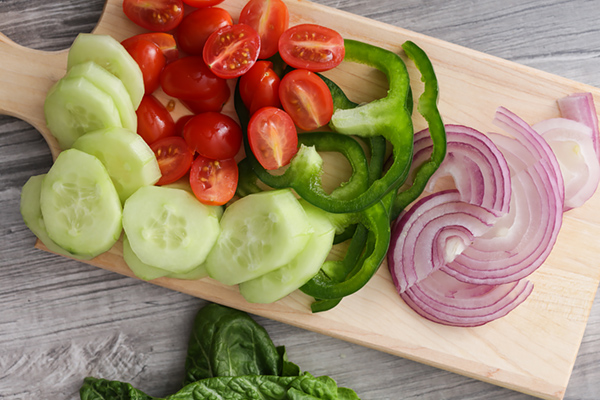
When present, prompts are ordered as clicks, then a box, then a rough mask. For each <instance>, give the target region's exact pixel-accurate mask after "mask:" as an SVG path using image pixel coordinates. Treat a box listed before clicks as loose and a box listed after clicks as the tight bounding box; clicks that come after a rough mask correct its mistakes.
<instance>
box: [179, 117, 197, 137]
mask: <svg viewBox="0 0 600 400" xmlns="http://www.w3.org/2000/svg"><path fill="white" fill-rule="evenodd" d="M193 117H194V116H193V115H191V114H188V115H183V116H181V117H179V119H178V120H177V121H175V135H176V136H181V137H183V128H184V127H185V124H187V123H188V122H189V120H190V119H192V118H193Z"/></svg>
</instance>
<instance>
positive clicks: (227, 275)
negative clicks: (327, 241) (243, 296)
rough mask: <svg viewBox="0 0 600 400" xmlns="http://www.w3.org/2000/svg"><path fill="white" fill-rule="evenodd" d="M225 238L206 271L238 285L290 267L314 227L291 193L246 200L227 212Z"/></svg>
mask: <svg viewBox="0 0 600 400" xmlns="http://www.w3.org/2000/svg"><path fill="white" fill-rule="evenodd" d="M221 229H222V232H221V235H220V236H219V239H218V240H217V243H216V244H215V246H214V248H213V249H212V251H211V252H210V254H209V256H208V259H207V263H206V268H207V269H208V274H209V276H210V277H211V278H213V279H216V280H218V281H219V282H221V283H224V284H226V285H235V284H238V283H240V282H244V281H247V280H250V279H254V278H257V277H259V276H261V275H263V274H266V273H267V272H270V271H273V270H275V269H277V268H279V267H281V266H282V265H285V264H287V263H289V262H290V261H291V260H292V259H293V258H294V257H295V256H296V255H297V254H298V253H299V252H300V250H302V249H303V248H304V246H305V245H306V243H307V242H308V239H309V238H310V235H311V234H312V227H311V226H310V224H309V223H308V220H307V218H306V212H304V209H303V208H302V206H301V205H300V203H299V202H298V200H297V199H296V198H295V197H294V195H293V194H292V192H291V191H290V190H289V189H282V190H274V191H268V192H261V193H256V194H252V195H249V196H246V197H244V198H242V199H240V200H238V201H236V202H235V203H233V204H232V205H230V206H229V207H228V208H226V209H225V213H224V214H223V217H222V218H221Z"/></svg>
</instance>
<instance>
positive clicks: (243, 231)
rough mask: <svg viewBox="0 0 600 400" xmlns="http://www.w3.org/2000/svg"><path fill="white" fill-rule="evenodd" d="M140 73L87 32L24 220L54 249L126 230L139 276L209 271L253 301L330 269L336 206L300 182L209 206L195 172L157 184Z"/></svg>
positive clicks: (65, 81)
mask: <svg viewBox="0 0 600 400" xmlns="http://www.w3.org/2000/svg"><path fill="white" fill-rule="evenodd" d="M143 95H144V84H143V79H142V73H141V71H140V68H139V67H138V65H137V63H136V62H135V61H134V60H133V58H131V56H130V55H129V53H128V52H127V51H126V50H125V49H124V48H123V46H122V45H121V44H120V43H119V42H117V41H116V40H115V39H113V38H112V37H110V36H107V35H95V34H80V35H79V36H78V37H77V39H76V40H75V42H74V43H73V46H72V47H71V49H70V51H69V56H68V69H67V73H66V74H65V76H64V77H63V78H62V79H60V80H59V81H58V82H57V83H56V84H55V85H54V86H53V87H52V88H51V89H50V91H49V92H48V94H47V98H46V101H45V105H44V112H45V117H46V122H47V125H48V128H49V129H50V131H51V133H52V134H53V135H54V136H55V137H56V139H57V141H58V143H59V145H60V147H61V149H62V152H61V153H60V154H59V156H58V157H57V159H56V161H55V162H54V164H53V166H52V167H51V168H50V170H49V171H48V173H47V174H43V175H38V176H33V177H31V178H30V179H29V180H28V181H27V183H26V184H25V185H24V187H23V190H22V193H21V214H22V216H23V220H24V221H25V223H26V225H27V226H28V227H29V228H30V229H31V231H32V232H33V233H34V234H35V235H36V236H37V237H38V238H39V239H40V240H41V241H42V242H43V243H44V244H45V245H46V247H47V248H48V249H49V250H51V251H53V252H56V253H59V254H62V255H66V256H69V257H74V258H77V259H82V260H89V259H92V258H94V257H96V256H98V255H100V254H102V253H103V252H106V251H108V250H109V249H111V248H112V246H113V245H114V244H115V243H116V242H117V241H118V240H119V238H121V237H122V238H123V258H124V260H125V262H126V263H127V265H128V266H129V267H130V269H131V270H132V271H133V273H134V274H135V275H136V276H138V277H139V278H141V279H144V280H152V279H157V278H160V277H168V278H176V279H201V278H205V277H207V276H209V277H210V278H212V279H215V280H218V281H219V282H221V283H223V284H226V285H238V284H239V288H240V292H241V293H242V295H243V296H244V297H245V298H246V299H247V300H248V301H249V302H257V303H269V302H273V301H276V300H278V299H281V298H283V297H285V296H287V295H288V294H289V293H291V292H293V291H295V290H296V289H298V288H299V287H300V286H302V285H303V284H304V283H306V282H307V281H308V280H309V279H310V278H311V277H312V276H314V275H315V274H316V273H317V272H318V271H319V269H320V267H321V265H322V264H323V262H324V261H325V259H326V257H327V256H328V254H329V252H330V250H331V248H332V246H333V237H334V234H335V228H334V225H333V224H332V222H331V220H330V218H329V215H328V213H326V212H325V211H323V210H321V209H318V208H316V207H314V206H311V205H310V204H308V203H306V202H304V201H302V200H298V199H297V198H296V197H295V196H294V194H293V193H292V191H291V190H289V189H284V190H274V191H267V192H262V193H258V194H253V195H249V196H246V197H244V198H242V199H240V200H238V201H236V202H234V203H232V204H231V205H230V206H228V207H227V208H226V209H225V211H224V212H223V208H222V207H214V206H206V205H204V204H202V203H200V202H199V201H198V200H197V199H196V198H195V196H194V195H193V193H192V191H191V189H190V187H189V182H187V181H185V180H184V181H180V182H176V183H174V184H171V185H166V186H155V183H156V182H157V181H158V180H159V179H160V176H161V173H160V168H159V166H158V162H157V160H156V157H155V155H154V152H153V151H152V149H151V148H150V147H149V146H148V144H147V143H146V142H145V141H144V140H143V139H142V137H141V136H140V135H138V134H137V133H136V129H137V116H136V114H135V111H136V109H137V107H138V105H139V104H140V101H141V99H142V96H143Z"/></svg>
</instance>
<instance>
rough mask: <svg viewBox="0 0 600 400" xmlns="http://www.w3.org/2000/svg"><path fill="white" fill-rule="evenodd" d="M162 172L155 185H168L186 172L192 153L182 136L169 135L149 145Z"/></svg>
mask: <svg viewBox="0 0 600 400" xmlns="http://www.w3.org/2000/svg"><path fill="white" fill-rule="evenodd" d="M150 148H151V149H152V150H153V151H154V154H155V155H156V160H157V161H158V166H159V167H160V172H161V174H162V176H161V178H160V179H159V180H158V182H156V184H157V185H159V186H160V185H168V184H169V183H173V182H175V181H177V180H178V179H180V178H181V177H183V176H184V175H185V174H187V173H188V171H189V170H190V167H191V166H192V161H193V160H194V155H193V153H192V152H191V150H190V149H189V147H188V145H187V144H186V143H185V140H183V138H182V137H179V136H169V137H166V138H162V139H159V140H157V141H156V142H154V143H152V144H151V145H150Z"/></svg>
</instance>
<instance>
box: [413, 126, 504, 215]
mask: <svg viewBox="0 0 600 400" xmlns="http://www.w3.org/2000/svg"><path fill="white" fill-rule="evenodd" d="M446 139H447V153H446V158H445V159H444V161H443V162H442V164H441V165H440V167H439V168H438V170H437V171H436V172H435V174H434V175H433V176H432V177H431V179H430V180H429V183H428V190H429V191H433V189H434V187H435V185H436V183H437V182H438V181H439V180H441V179H442V178H444V177H447V176H451V177H452V178H453V180H454V185H455V186H456V189H457V190H458V191H459V192H460V193H461V200H463V201H465V202H468V203H471V204H475V205H479V206H482V207H485V208H488V209H491V210H496V211H500V212H502V213H507V212H508V207H509V204H510V196H511V189H510V172H509V169H508V165H507V164H506V161H505V159H504V157H503V156H502V153H501V152H500V151H499V150H498V149H497V148H496V145H495V144H494V143H493V142H492V141H491V140H490V139H489V138H488V137H487V136H486V135H484V134H483V133H481V132H479V131H477V130H475V129H472V128H469V127H466V126H462V125H446ZM432 150H433V143H432V140H431V137H430V136H429V133H428V131H427V130H423V131H420V132H418V133H416V134H415V147H414V154H415V155H414V159H415V162H414V165H419V164H420V163H421V162H424V161H426V160H428V159H429V155H430V154H431V151H432Z"/></svg>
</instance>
